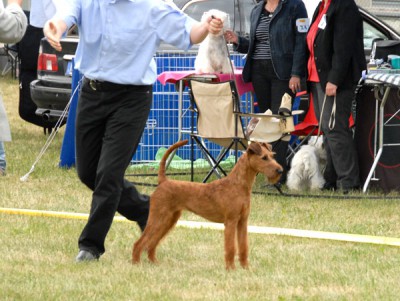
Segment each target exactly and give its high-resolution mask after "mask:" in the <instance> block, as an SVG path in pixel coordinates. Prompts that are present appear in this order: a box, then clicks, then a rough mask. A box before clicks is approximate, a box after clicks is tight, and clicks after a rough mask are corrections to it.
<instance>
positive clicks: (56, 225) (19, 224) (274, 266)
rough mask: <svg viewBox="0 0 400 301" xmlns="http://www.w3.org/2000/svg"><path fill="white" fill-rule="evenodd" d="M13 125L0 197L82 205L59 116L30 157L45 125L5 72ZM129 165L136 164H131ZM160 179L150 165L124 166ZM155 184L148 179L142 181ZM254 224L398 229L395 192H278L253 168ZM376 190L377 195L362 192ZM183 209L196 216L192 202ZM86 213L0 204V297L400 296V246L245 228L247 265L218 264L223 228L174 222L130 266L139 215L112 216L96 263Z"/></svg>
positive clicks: (59, 206) (3, 85)
mask: <svg viewBox="0 0 400 301" xmlns="http://www.w3.org/2000/svg"><path fill="white" fill-rule="evenodd" d="M0 89H1V91H2V92H3V98H4V102H5V105H6V109H7V113H8V118H9V121H10V124H11V128H12V135H13V141H12V142H10V143H6V151H7V162H8V170H7V176H5V177H2V178H0V207H6V208H24V209H39V210H51V211H67V212H76V213H87V212H88V211H89V207H90V196H91V193H90V191H89V190H88V189H87V188H85V187H84V185H82V184H81V183H80V182H79V180H78V178H77V176H76V173H75V170H74V169H73V168H72V169H61V168H59V167H58V162H59V154H60V147H61V144H62V139H63V133H64V130H65V129H64V128H63V129H61V131H60V132H59V133H58V134H57V136H56V138H55V140H54V142H53V143H52V144H51V145H50V147H49V149H48V150H47V152H46V153H45V155H44V156H43V158H42V159H41V160H40V161H39V163H38V164H37V165H36V167H35V170H34V172H33V173H32V174H31V175H30V176H29V179H28V181H27V182H21V181H20V177H21V176H23V175H25V174H26V173H27V172H28V171H29V169H30V168H31V166H32V164H33V162H34V161H35V159H36V157H37V155H38V154H39V152H40V149H41V148H42V146H43V145H44V143H45V141H46V139H47V136H45V135H44V134H43V131H42V130H41V129H40V128H38V127H35V126H33V125H31V124H28V123H26V122H24V121H23V120H21V119H20V118H19V116H18V97H19V96H18V83H17V81H15V80H11V79H9V78H1V79H0ZM130 172H131V171H130ZM129 179H131V180H132V181H137V182H143V183H155V182H156V179H155V178H154V177H129ZM139 189H140V190H141V191H143V192H146V193H151V191H153V189H154V187H148V186H140V187H139ZM255 190H257V191H260V192H266V193H265V194H253V196H252V211H251V216H250V225H257V226H268V227H282V228H295V229H307V230H318V231H328V232H343V233H354V234H364V235H377V236H389V237H399V238H400V217H399V212H400V201H399V199H396V196H398V194H396V193H392V194H391V195H390V196H391V197H392V198H387V196H385V195H383V194H381V193H380V192H379V191H375V192H372V193H370V194H368V195H363V194H361V193H353V194H351V197H353V198H350V199H344V198H342V196H340V195H337V197H336V195H335V194H332V193H324V194H322V195H321V197H312V198H311V197H304V196H299V197H284V196H280V195H279V194H278V193H277V192H276V191H275V190H268V189H266V188H265V187H264V186H263V185H262V179H261V178H260V179H257V185H256V187H255ZM368 196H379V197H381V198H380V199H368V198H367V197H368ZM182 219H184V220H193V221H203V220H202V219H201V218H199V217H197V216H194V215H193V214H190V213H185V214H184V216H183V217H182ZM84 224H85V222H84V221H82V220H77V219H61V218H54V217H39V216H27V215H11V214H4V213H0V254H1V257H2V259H1V261H0V300H398V299H399V296H400V287H399V283H400V248H398V247H391V246H386V245H373V244H361V243H349V242H342V241H333V240H318V239H308V238H296V237H289V236H276V235H262V234H250V236H249V240H250V264H251V267H250V269H249V270H243V269H241V268H238V269H237V270H235V271H232V272H226V271H225V269H224V256H223V234H222V231H218V230H209V229H197V230H195V229H188V228H184V227H177V228H176V229H174V230H173V231H172V232H171V233H170V235H169V236H168V237H167V238H166V239H165V240H164V241H163V242H162V244H161V245H160V247H159V249H158V259H159V261H160V263H159V264H158V265H152V264H150V263H149V262H148V261H147V259H146V258H143V261H142V263H141V264H140V265H137V266H132V265H131V264H130V256H131V250H132V244H133V242H134V241H135V240H136V239H137V238H138V237H139V235H140V232H139V229H138V227H137V226H136V224H134V223H130V222H114V223H113V225H112V227H111V230H110V232H109V235H108V236H107V240H106V249H107V251H106V253H105V254H104V255H103V256H102V257H101V259H100V261H99V262H98V263H88V264H76V263H75V262H74V258H75V256H76V254H77V251H78V247H77V239H78V236H79V234H80V232H81V230H82V228H83V226H84Z"/></svg>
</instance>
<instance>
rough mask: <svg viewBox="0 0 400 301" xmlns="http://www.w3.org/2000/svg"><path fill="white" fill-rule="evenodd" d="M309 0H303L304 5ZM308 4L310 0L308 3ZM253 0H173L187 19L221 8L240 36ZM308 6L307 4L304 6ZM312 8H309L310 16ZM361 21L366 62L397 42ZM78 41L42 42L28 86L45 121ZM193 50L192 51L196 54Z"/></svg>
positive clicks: (59, 102) (67, 80)
mask: <svg viewBox="0 0 400 301" xmlns="http://www.w3.org/2000/svg"><path fill="white" fill-rule="evenodd" d="M306 1H308V0H305V2H306ZM309 1H311V0H309ZM257 2H258V1H256V0H244V1H238V0H175V3H176V5H177V6H178V7H179V8H181V9H182V10H183V11H184V12H185V13H187V14H188V15H189V16H191V17H193V18H194V19H196V20H200V18H201V16H202V14H203V12H204V11H207V10H209V9H211V8H216V9H220V10H222V11H225V12H227V13H228V14H229V17H230V27H231V28H233V29H234V30H235V31H236V32H238V33H240V34H241V35H248V34H249V31H250V30H249V29H250V23H249V17H250V11H251V9H252V8H253V6H254V5H255V4H256V3H257ZM306 4H307V3H306ZM312 9H313V8H312V7H311V8H309V7H308V10H309V15H310V14H312V12H310V11H311V10H312ZM360 12H361V15H362V18H363V20H364V50H365V55H366V59H367V60H368V59H369V56H370V53H371V48H372V44H373V41H374V40H380V39H383V40H400V34H399V33H398V32H396V31H395V30H394V29H393V28H391V27H390V26H389V25H387V24H386V23H385V22H383V21H381V20H379V19H378V18H376V17H375V16H373V15H372V14H370V13H368V12H367V11H366V10H364V9H362V8H360ZM78 41H79V38H78V36H77V35H74V34H73V35H70V36H68V37H67V38H64V39H63V40H62V41H61V44H62V48H63V50H62V52H56V51H55V50H54V49H53V48H52V47H51V46H50V45H49V44H48V42H47V40H46V39H43V40H42V42H41V47H40V54H39V60H38V79H37V80H35V81H33V82H32V83H31V96H32V99H33V101H34V102H35V104H36V105H37V107H38V109H37V110H36V114H38V115H40V116H43V118H47V119H58V118H59V117H60V116H61V113H62V111H63V110H64V108H65V107H66V104H67V103H68V101H69V99H70V96H71V82H72V78H71V74H72V73H71V69H70V65H71V58H72V57H73V55H74V53H75V50H76V48H77V44H78ZM159 51H160V52H162V53H166V52H168V53H169V52H172V53H175V52H180V53H182V51H178V50H177V49H176V48H174V47H173V46H170V45H168V44H162V45H161V47H160V49H159ZM196 51H197V50H196V47H194V49H193V50H192V52H191V55H193V52H196Z"/></svg>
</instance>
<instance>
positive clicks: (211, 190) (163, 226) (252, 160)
mask: <svg viewBox="0 0 400 301" xmlns="http://www.w3.org/2000/svg"><path fill="white" fill-rule="evenodd" d="M186 143H187V140H185V141H181V142H178V143H175V144H174V145H172V146H171V147H170V148H169V149H168V150H167V152H166V153H165V154H164V156H163V158H162V160H161V162H160V169H159V172H158V187H157V189H156V190H155V191H154V193H153V194H152V195H151V198H150V213H149V219H148V221H147V226H146V228H145V230H144V232H143V233H142V236H141V237H140V238H139V240H138V241H137V242H135V244H134V246H133V252H132V262H133V263H138V262H139V261H140V255H141V253H142V251H143V250H146V251H147V253H148V258H149V260H150V261H151V262H156V261H157V260H156V248H157V245H158V244H159V242H160V240H161V239H162V238H163V237H164V236H165V235H166V234H167V233H168V231H169V230H171V229H172V227H174V225H175V224H176V222H177V221H178V219H179V217H180V216H181V213H182V210H184V209H185V210H189V211H191V212H193V213H195V214H198V215H200V216H202V217H204V218H206V219H208V220H210V221H213V222H217V223H224V225H225V232H224V236H225V264H226V269H234V268H235V263H234V259H235V253H236V250H235V237H237V245H238V248H239V261H240V264H241V266H242V267H243V268H247V267H248V238H247V221H248V217H249V213H250V196H251V189H252V186H253V184H254V181H255V178H256V176H257V174H258V173H262V174H264V175H265V177H266V178H267V179H268V181H269V183H276V182H277V181H278V180H279V178H280V176H281V174H282V172H283V170H282V166H280V165H279V164H278V163H277V162H276V161H275V159H274V158H273V154H274V153H273V152H272V151H271V146H270V145H268V144H265V143H257V142H252V143H251V144H250V146H249V147H248V148H247V151H246V152H245V153H244V154H243V155H242V156H241V157H240V158H239V160H238V162H237V163H236V165H235V166H234V168H233V170H232V171H231V173H230V174H229V175H228V176H227V177H225V178H222V179H219V180H216V181H213V182H211V183H193V182H186V181H175V180H170V179H167V178H166V176H165V163H166V160H167V158H168V156H169V154H170V153H171V152H172V151H173V150H174V149H176V148H178V147H180V146H183V145H185V144H186Z"/></svg>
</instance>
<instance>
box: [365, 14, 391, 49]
mask: <svg viewBox="0 0 400 301" xmlns="http://www.w3.org/2000/svg"><path fill="white" fill-rule="evenodd" d="M363 25H364V49H371V48H372V43H373V41H374V40H377V39H378V40H388V39H389V37H388V36H387V35H386V34H385V33H383V32H382V31H380V30H379V29H378V28H376V27H374V26H372V25H371V24H369V23H368V22H365V21H364V24H363Z"/></svg>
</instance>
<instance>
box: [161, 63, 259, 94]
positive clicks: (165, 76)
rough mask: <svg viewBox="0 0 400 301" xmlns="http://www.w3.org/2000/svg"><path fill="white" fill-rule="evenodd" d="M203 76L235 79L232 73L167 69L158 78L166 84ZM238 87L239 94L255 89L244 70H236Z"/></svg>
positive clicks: (219, 79)
mask: <svg viewBox="0 0 400 301" xmlns="http://www.w3.org/2000/svg"><path fill="white" fill-rule="evenodd" d="M202 76H205V77H206V76H215V80H216V81H218V82H221V81H227V80H231V79H233V76H232V74H229V73H212V74H198V73H196V71H194V70H189V71H166V72H163V73H161V74H160V75H158V77H157V79H158V80H159V81H160V83H161V84H163V85H166V84H167V83H171V84H175V83H176V82H178V81H180V80H183V81H185V80H187V79H189V78H190V77H202ZM235 80H236V88H237V89H238V93H239V95H243V94H244V93H247V92H250V91H253V85H252V84H251V83H245V82H244V81H243V78H242V70H241V69H237V70H235Z"/></svg>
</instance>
